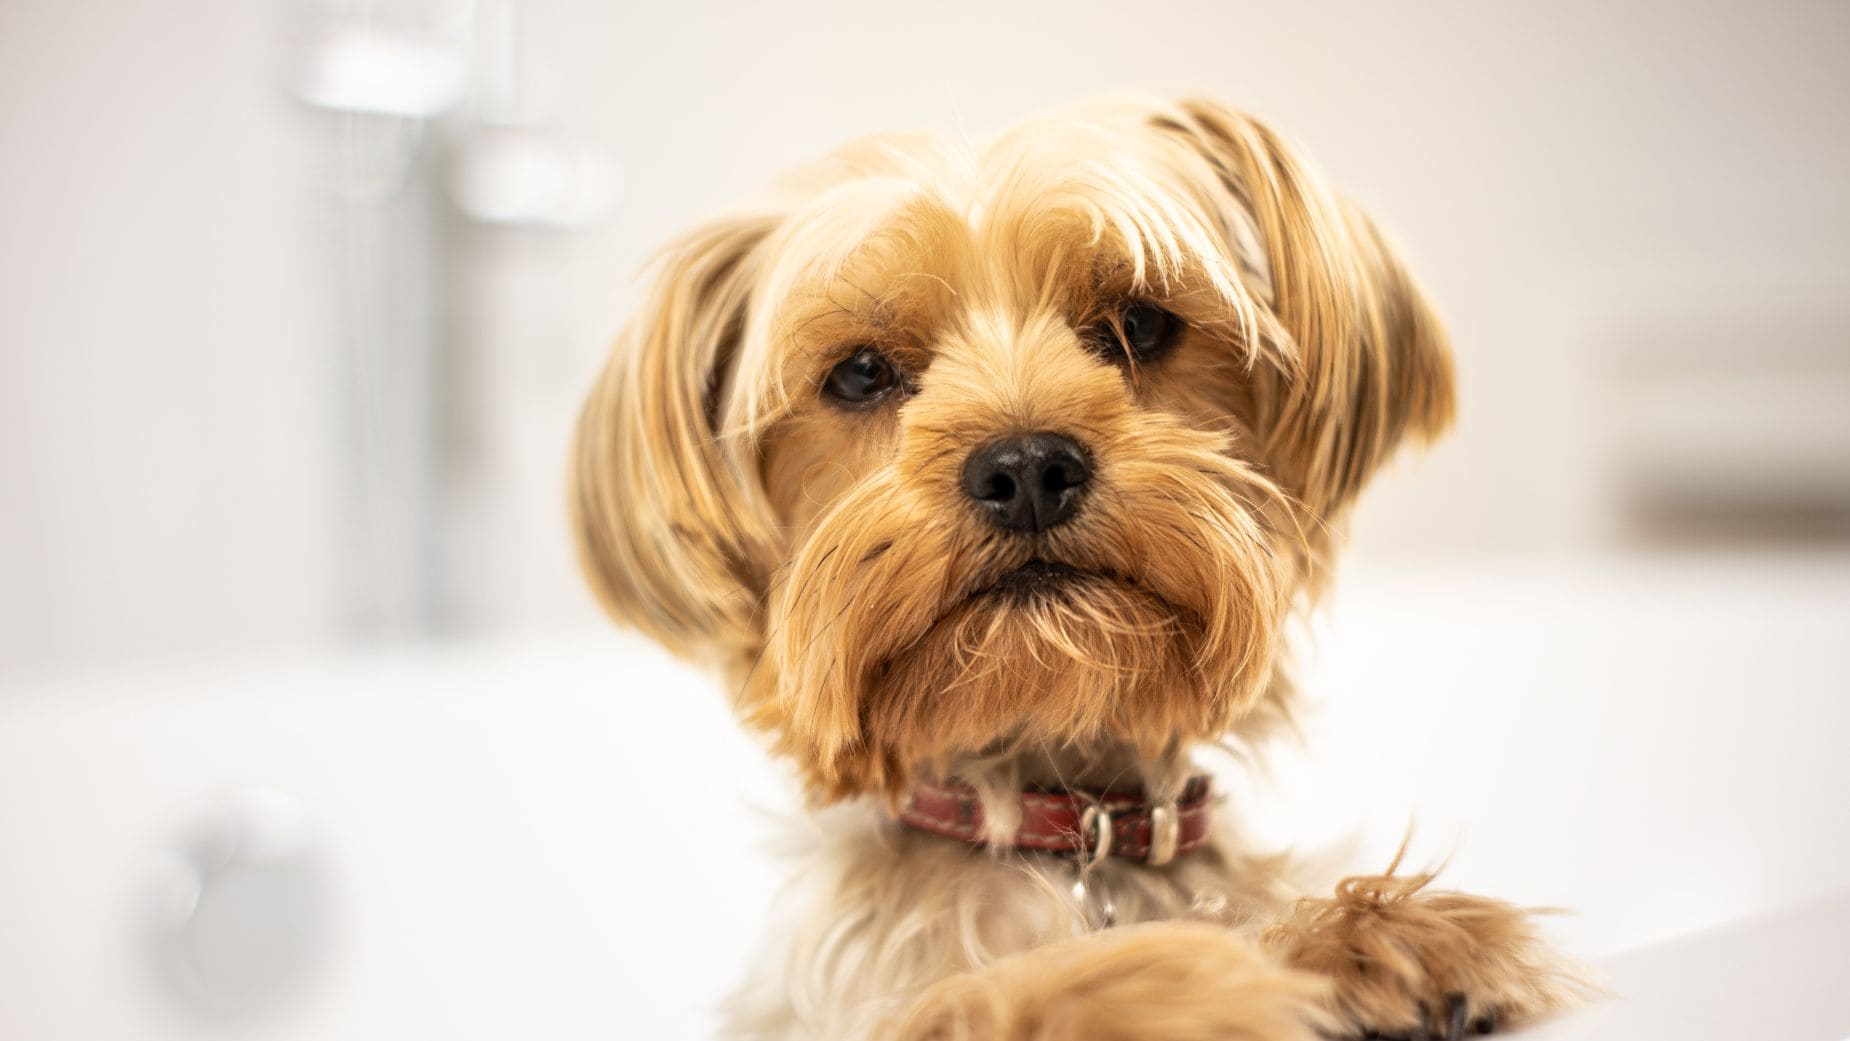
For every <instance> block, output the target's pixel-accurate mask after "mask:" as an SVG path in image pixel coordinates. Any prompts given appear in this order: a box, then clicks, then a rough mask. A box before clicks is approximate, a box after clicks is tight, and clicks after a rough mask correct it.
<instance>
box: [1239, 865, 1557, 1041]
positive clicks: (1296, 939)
mask: <svg viewBox="0 0 1850 1041" xmlns="http://www.w3.org/2000/svg"><path fill="white" fill-rule="evenodd" d="M1390 870H1391V869H1390ZM1431 881H1432V876H1431V875H1405V876H1397V875H1393V874H1387V875H1377V876H1370V877H1361V878H1350V879H1345V880H1344V881H1343V882H1342V883H1341V884H1340V885H1338V886H1337V887H1336V897H1335V899H1333V900H1321V899H1316V898H1312V897H1306V898H1305V899H1303V900H1300V901H1298V904H1297V907H1296V908H1295V909H1294V910H1293V911H1292V913H1291V915H1290V917H1288V918H1286V919H1285V920H1284V921H1283V922H1280V923H1279V924H1278V925H1275V926H1273V927H1272V928H1271V929H1269V930H1268V931H1267V932H1266V934H1265V942H1266V944H1267V946H1269V947H1270V948H1271V949H1272V950H1274V951H1275V952H1277V953H1278V954H1279V955H1280V956H1281V957H1282V958H1283V959H1284V961H1285V963H1286V964H1288V965H1291V966H1294V967H1296V968H1299V969H1303V970H1305V971H1307V972H1314V973H1317V974H1318V975H1321V976H1324V977H1326V978H1327V979H1329V980H1330V981H1331V982H1332V983H1333V984H1334V987H1333V989H1332V990H1331V991H1330V994H1329V1009H1330V1011H1331V1012H1332V1013H1334V1015H1335V1016H1336V1019H1337V1022H1338V1024H1339V1026H1338V1036H1344V1037H1357V1038H1376V1037H1379V1038H1418V1039H1439V1038H1444V1039H1447V1041H1456V1039H1458V1038H1461V1037H1464V1036H1466V1034H1467V1033H1468V1032H1475V1033H1479V1034H1488V1033H1490V1032H1491V1031H1492V1030H1495V1029H1497V1028H1498V1027H1500V1026H1506V1025H1515V1024H1519V1023H1523V1022H1528V1021H1531V1020H1534V1019H1536V1018H1538V1017H1540V1016H1543V1015H1546V1014H1548V1013H1551V1012H1554V1011H1557V1010H1559V1009H1562V1008H1565V1007H1567V1006H1569V1005H1572V1004H1575V1003H1576V1002H1577V1001H1578V1000H1579V999H1580V998H1582V997H1583V996H1584V995H1585V994H1586V992H1587V991H1588V989H1589V987H1588V984H1587V983H1586V982H1585V979H1584V978H1583V977H1582V976H1581V975H1580V973H1579V972H1578V971H1577V970H1576V969H1575V968H1574V967H1573V966H1571V965H1570V964H1569V963H1567V962H1566V961H1564V960H1562V959H1561V958H1560V957H1558V956H1557V955H1555V954H1554V953H1553V952H1551V951H1550V950H1549V949H1548V948H1547V947H1546V946H1545V945H1544V944H1543V943H1542V941H1541V940H1540V939H1539V938H1537V936H1536V934H1535V927H1534V924H1533V922H1532V920H1531V914H1532V913H1531V912H1528V911H1524V910H1521V909H1519V908H1515V907H1511V906H1510V905H1509V904H1506V903H1504V902H1502V901H1500V900H1491V899H1488V898H1486V897H1481V896H1470V895H1468V894H1465V893H1451V892H1431V891H1425V887H1426V884H1427V883H1429V882H1431Z"/></svg>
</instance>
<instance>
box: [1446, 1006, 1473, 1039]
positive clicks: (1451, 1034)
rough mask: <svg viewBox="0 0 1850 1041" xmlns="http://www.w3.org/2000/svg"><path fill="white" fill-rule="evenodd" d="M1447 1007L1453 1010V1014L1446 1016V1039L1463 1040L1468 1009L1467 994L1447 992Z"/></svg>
mask: <svg viewBox="0 0 1850 1041" xmlns="http://www.w3.org/2000/svg"><path fill="white" fill-rule="evenodd" d="M1445 1007H1446V1008H1448V1009H1450V1010H1451V1014H1450V1015H1448V1016H1447V1017H1446V1024H1445V1041H1463V1038H1464V1036H1465V1014H1466V1012H1467V1011H1468V1009H1467V1008H1466V1006H1465V996H1464V995H1463V994H1447V995H1446V996H1445Z"/></svg>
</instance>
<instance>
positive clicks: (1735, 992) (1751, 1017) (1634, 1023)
mask: <svg viewBox="0 0 1850 1041" xmlns="http://www.w3.org/2000/svg"><path fill="white" fill-rule="evenodd" d="M1600 970H1601V972H1602V974H1603V977H1604V980H1605V982H1606V984H1607V986H1608V987H1609V989H1611V990H1612V991H1613V994H1614V997H1613V998H1612V999H1611V1000H1607V1001H1602V1002H1599V1003H1598V1004H1596V1005H1593V1006H1591V1007H1589V1008H1587V1009H1585V1010H1583V1011H1581V1012H1579V1013H1577V1014H1575V1015H1572V1016H1567V1017H1563V1018H1562V1019H1561V1020H1559V1021H1557V1022H1553V1023H1548V1024H1544V1025H1542V1026H1538V1027H1537V1028H1536V1029H1535V1030H1533V1031H1530V1032H1529V1033H1527V1034H1525V1035H1524V1036H1525V1037H1527V1038H1529V1039H1530V1041H1611V1039H1625V1041H1651V1039H1653V1038H1662V1039H1664V1041H1671V1039H1674V1041H1740V1039H1742V1038H1769V1039H1773V1038H1776V1039H1779V1041H1788V1039H1790V1041H1799V1039H1802V1038H1814V1039H1817V1041H1838V1039H1841V1038H1846V1037H1850V987H1846V986H1844V980H1845V978H1846V977H1847V976H1850V892H1846V893H1841V894H1838V895H1836V896H1834V897H1830V898H1826V899H1823V900H1815V901H1805V902H1803V903H1799V904H1795V905H1792V906H1789V907H1785V908H1782V909H1780V910H1778V911H1775V912H1771V913H1767V914H1758V915H1754V916H1752V917H1750V918H1748V919H1747V920H1745V921H1741V922H1734V923H1730V924H1728V925H1725V926H1723V927H1721V928H1719V929H1711V930H1707V931H1704V932H1702V933H1698V934H1696V935H1694V936H1686V937H1681V938H1679V939H1677V940H1672V941H1669V942H1665V943H1658V944H1651V945H1649V946H1647V947H1644V948H1641V949H1639V950H1635V951H1628V952H1626V953H1624V954H1621V955H1617V956H1614V957H1611V958H1607V959H1604V960H1603V961H1602V963H1601V964H1600Z"/></svg>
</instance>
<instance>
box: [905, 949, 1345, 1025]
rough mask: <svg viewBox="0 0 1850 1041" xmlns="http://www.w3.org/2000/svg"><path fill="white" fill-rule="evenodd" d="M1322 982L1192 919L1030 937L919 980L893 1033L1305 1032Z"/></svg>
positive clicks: (1323, 1019)
mask: <svg viewBox="0 0 1850 1041" xmlns="http://www.w3.org/2000/svg"><path fill="white" fill-rule="evenodd" d="M1324 997H1325V984H1324V982H1323V981H1322V980H1319V979H1317V978H1315V977H1313V976H1310V975H1308V974H1306V973H1302V972H1298V971H1295V970H1293V969H1289V968H1286V967H1284V966H1281V965H1279V964H1277V962H1275V961H1273V960H1271V959H1269V958H1267V957H1266V956H1265V954H1264V953H1263V952H1262V951H1260V950H1259V949H1258V948H1257V947H1256V946H1255V945H1254V944H1253V942H1252V941H1251V940H1249V939H1246V938H1244V937H1242V936H1240V935H1239V934H1237V933H1234V932H1233V931H1231V930H1229V929H1225V928H1223V927H1220V926H1216V925H1208V924H1205V923H1200V922H1165V923H1161V924H1151V925H1141V926H1127V927H1125V928H1122V929H1113V930H1110V931H1108V932H1103V933H1094V934H1092V935H1089V936H1082V937H1078V938H1076V939H1072V940H1063V941H1060V942H1057V943H1051V944H1048V945H1046V946H1044V947H1038V948H1035V949H1033V950H1030V951H1026V952H1024V953H1021V954H1017V955H1013V956H1011V957H1008V958H1004V959H1002V960H1000V961H997V962H995V963H994V964H992V965H989V966H987V967H985V968H982V969H978V970H975V971H972V972H966V973H961V974H959V975H956V976H952V977H950V978H949V979H945V980H943V981H940V982H939V983H937V984H935V985H933V986H932V987H930V988H928V989H927V990H926V991H925V992H924V993H923V994H922V995H920V997H919V998H918V999H917V1000H916V1001H915V1002H914V1003H913V1004H912V1007H911V1009H910V1010H909V1011H908V1012H907V1014H906V1015H905V1016H904V1017H903V1019H902V1021H901V1022H900V1023H899V1024H898V1025H897V1027H896V1029H894V1030H893V1031H892V1032H890V1033H888V1034H885V1035H882V1036H883V1037H886V1038H890V1039H892V1041H1316V1039H1317V1038H1319V1037H1321V1036H1323V1031H1326V1030H1327V1029H1328V1028H1329V1027H1330V1026H1331V1021H1330V1020H1329V1018H1328V1016H1327V1015H1326V1014H1325V1013H1324V1011H1323V999H1324Z"/></svg>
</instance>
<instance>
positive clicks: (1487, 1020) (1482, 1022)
mask: <svg viewBox="0 0 1850 1041" xmlns="http://www.w3.org/2000/svg"><path fill="white" fill-rule="evenodd" d="M1471 1029H1473V1030H1475V1031H1477V1032H1478V1033H1480V1034H1489V1033H1494V1032H1495V1031H1496V1029H1497V1014H1496V1013H1495V1012H1486V1013H1484V1014H1483V1015H1481V1016H1479V1017H1477V1022H1476V1023H1474V1024H1472V1027H1471Z"/></svg>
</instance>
